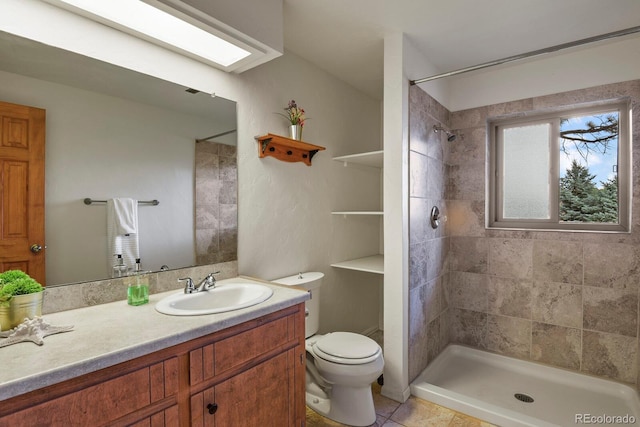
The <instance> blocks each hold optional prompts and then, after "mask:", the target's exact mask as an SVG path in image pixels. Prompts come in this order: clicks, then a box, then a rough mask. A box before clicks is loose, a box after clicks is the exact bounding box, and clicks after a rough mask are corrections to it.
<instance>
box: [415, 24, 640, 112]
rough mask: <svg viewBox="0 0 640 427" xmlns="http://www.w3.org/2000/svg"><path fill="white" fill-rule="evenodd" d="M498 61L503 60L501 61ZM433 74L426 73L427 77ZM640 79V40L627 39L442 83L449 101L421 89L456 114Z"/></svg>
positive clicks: (459, 77) (435, 92)
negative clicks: (502, 103) (503, 103)
mask: <svg viewBox="0 0 640 427" xmlns="http://www.w3.org/2000/svg"><path fill="white" fill-rule="evenodd" d="M496 59H498V58H496ZM430 73H431V74H436V73H432V72H431V71H429V70H427V72H426V73H425V72H421V73H420V74H421V75H420V76H415V77H411V78H413V79H415V78H419V77H425V76H428V75H431V74H430ZM638 78H640V37H638V36H635V37H623V38H620V39H614V40H610V41H607V42H599V43H595V44H590V45H585V46H582V47H580V48H574V49H568V50H565V51H560V52H557V53H554V54H548V55H543V56H540V57H537V58H530V59H528V60H526V61H517V62H512V63H510V64H506V65H502V66H497V67H492V68H487V69H485V70H481V71H475V72H472V73H468V74H461V75H459V76H456V77H450V78H444V79H442V80H438V82H442V83H443V84H446V85H447V86H448V92H447V93H446V94H445V95H444V96H443V95H442V94H441V93H439V92H438V91H435V90H434V89H433V86H430V85H431V84H432V83H433V82H432V83H424V84H421V85H420V87H421V88H422V89H424V90H425V91H426V92H427V93H429V94H430V95H432V96H433V97H434V98H436V99H437V100H438V101H440V102H441V103H442V104H443V105H444V106H445V107H447V108H448V109H449V110H450V111H460V110H465V109H468V108H475V107H481V106H484V105H492V104H497V103H501V102H507V101H514V100H518V99H524V98H530V97H535V96H542V95H549V94H553V93H559V92H566V91H569V90H575V89H582V88H587V87H593V86H598V85H603V84H607V83H616V82H624V81H628V80H634V79H638Z"/></svg>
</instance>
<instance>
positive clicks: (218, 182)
mask: <svg viewBox="0 0 640 427" xmlns="http://www.w3.org/2000/svg"><path fill="white" fill-rule="evenodd" d="M195 175H196V176H195V212H196V215H195V229H196V235H195V240H196V264H198V265H200V264H213V263H218V262H225V261H231V260H234V259H237V258H238V243H237V242H238V196H237V193H238V185H237V176H238V166H237V161H236V147H235V146H232V145H227V144H220V143H217V142H211V141H202V142H199V143H196V151H195Z"/></svg>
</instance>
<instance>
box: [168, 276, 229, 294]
mask: <svg viewBox="0 0 640 427" xmlns="http://www.w3.org/2000/svg"><path fill="white" fill-rule="evenodd" d="M218 273H220V272H219V271H216V272H214V273H209V274H208V275H207V277H205V278H204V279H202V282H200V284H199V285H198V287H196V286H195V285H194V284H193V279H191V277H185V278H184V279H178V282H185V286H184V293H185V294H193V293H196V292H202V291H208V290H209V289H213V288H215V287H216V278H215V277H213V275H214V274H218Z"/></svg>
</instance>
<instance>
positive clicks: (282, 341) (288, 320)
mask: <svg viewBox="0 0 640 427" xmlns="http://www.w3.org/2000/svg"><path fill="white" fill-rule="evenodd" d="M295 339H296V333H295V317H294V316H286V317H281V318H279V319H276V320H273V321H270V322H267V323H264V324H261V325H259V326H257V327H255V328H253V329H249V330H246V331H243V332H240V333H238V334H237V335H234V336H231V337H228V338H225V339H222V340H220V341H217V342H215V343H212V344H209V345H206V346H203V347H201V348H198V349H196V350H193V351H191V352H190V354H189V360H190V383H191V384H192V385H194V384H198V383H200V382H202V381H203V380H207V379H210V378H213V377H214V376H216V375H220V374H222V373H224V372H225V371H228V370H230V369H233V368H236V367H239V366H241V365H243V364H246V363H248V362H250V361H251V360H252V359H255V358H257V357H260V356H262V355H264V354H266V353H269V352H270V351H273V350H276V349H278V348H280V347H282V346H284V345H286V344H287V343H290V342H292V341H293V340H295ZM282 350H283V351H284V350H285V347H283V348H282Z"/></svg>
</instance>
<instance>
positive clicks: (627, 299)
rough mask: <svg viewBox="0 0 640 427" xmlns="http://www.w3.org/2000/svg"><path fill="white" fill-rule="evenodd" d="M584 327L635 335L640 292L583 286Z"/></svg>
mask: <svg viewBox="0 0 640 427" xmlns="http://www.w3.org/2000/svg"><path fill="white" fill-rule="evenodd" d="M583 307H584V326H583V327H584V328H585V329H593V330H596V331H600V332H609V333H612V334H619V335H626V336H629V337H635V336H636V335H637V329H638V294H637V292H632V291H631V292H630V291H628V290H618V289H608V288H596V287H592V286H585V287H584V288H583Z"/></svg>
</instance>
